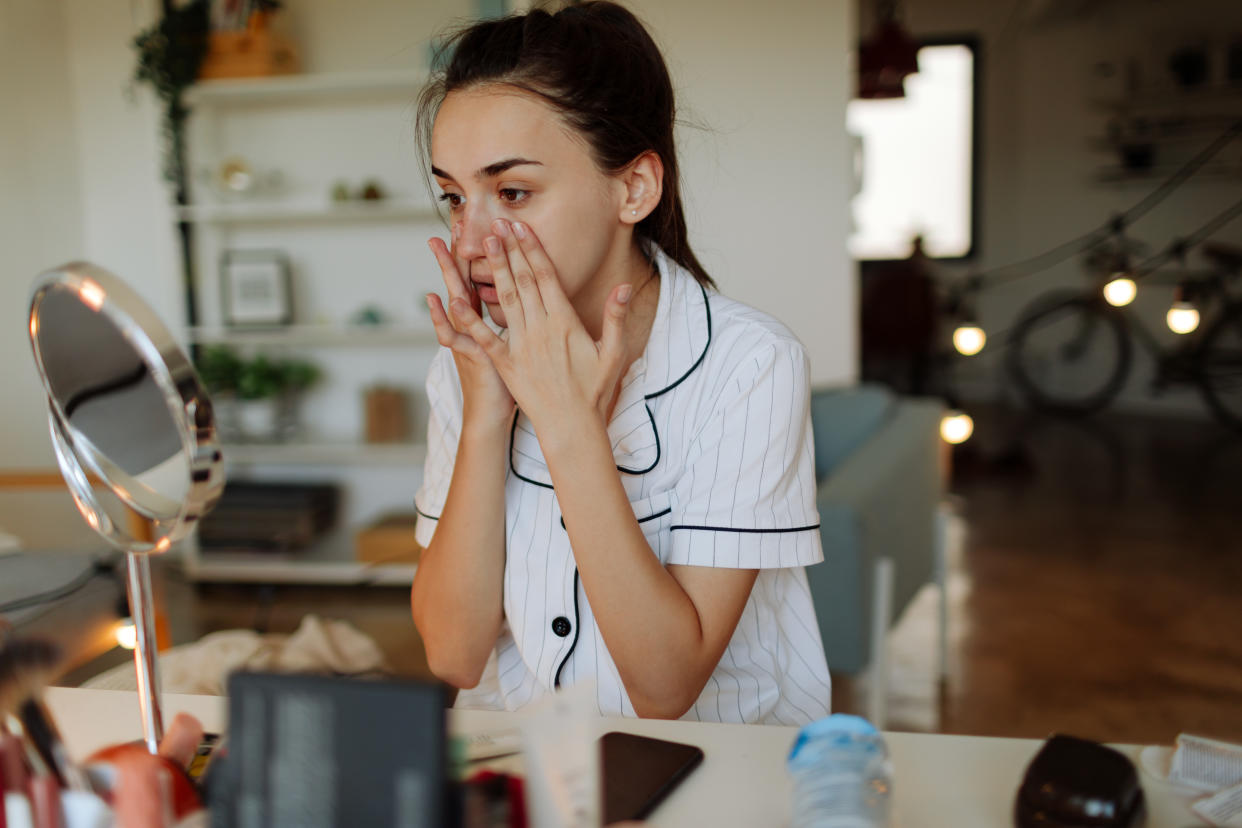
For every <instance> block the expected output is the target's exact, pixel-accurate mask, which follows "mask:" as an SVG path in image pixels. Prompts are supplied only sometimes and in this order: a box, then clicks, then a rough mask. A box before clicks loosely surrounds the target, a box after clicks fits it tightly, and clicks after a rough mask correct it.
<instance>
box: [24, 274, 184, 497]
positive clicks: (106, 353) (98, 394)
mask: <svg viewBox="0 0 1242 828" xmlns="http://www.w3.org/2000/svg"><path fill="white" fill-rule="evenodd" d="M37 320H38V321H37V333H36V334H35V339H36V341H37V346H38V349H39V352H40V354H41V356H42V363H43V371H44V375H45V377H46V383H47V386H48V388H49V390H50V392H51V395H52V397H53V398H54V399H55V400H56V401H57V402H58V403H59V405H58V406H57V407H58V409H59V412H60V413H61V414H62V415H63V419H62V423H63V426H64V428H65V430H66V431H67V432H68V436H69V438H70V441H71V445H72V446H73V448H74V450H75V451H76V453H77V454H78V457H79V459H80V460H81V461H82V462H83V464H84V465H85V466H86V467H87V468H88V470H89V471H90V472H93V473H94V474H96V475H97V476H99V477H101V478H102V479H104V480H106V481H108V484H109V485H110V486H111V487H112V488H113V489H114V491H115V490H116V489H117V488H118V487H119V488H120V489H121V490H122V491H118V492H117V494H118V496H119V497H122V498H124V499H125V501H126V502H127V503H129V505H130V506H131V507H132V508H133V509H134V510H135V511H137V512H138V513H139V514H141V515H142V516H143V517H146V518H150V519H152V520H156V521H167V520H172V519H174V518H175V517H176V516H177V513H178V512H179V511H180V509H181V505H182V503H184V501H185V499H186V496H187V494H188V493H189V486H190V466H189V460H188V458H187V456H186V453H185V450H184V446H183V445H182V438H181V432H180V429H179V428H178V423H177V422H176V421H175V420H174V419H173V414H172V411H171V410H170V409H169V406H168V403H167V402H166V400H165V395H164V393H163V391H162V390H161V388H160V387H159V385H158V384H157V383H156V381H155V374H154V373H153V372H152V371H151V370H150V368H149V367H148V365H147V363H146V361H145V360H144V359H143V355H142V354H141V353H140V352H139V351H138V349H137V348H135V347H134V345H133V344H131V342H130V341H129V339H127V338H126V336H125V334H124V333H123V332H122V330H121V329H120V328H118V327H117V326H116V325H115V324H114V322H113V320H112V319H111V318H109V317H108V316H107V315H106V314H104V313H101V312H99V311H98V310H96V309H95V308H93V307H91V305H90V304H88V302H87V301H84V297H82V296H81V294H80V291H78V290H73V289H72V288H71V287H70V286H68V285H55V286H53V287H52V288H51V289H50V290H48V291H47V292H46V293H45V294H44V295H43V298H42V301H41V302H40V303H39V306H38V316H37Z"/></svg>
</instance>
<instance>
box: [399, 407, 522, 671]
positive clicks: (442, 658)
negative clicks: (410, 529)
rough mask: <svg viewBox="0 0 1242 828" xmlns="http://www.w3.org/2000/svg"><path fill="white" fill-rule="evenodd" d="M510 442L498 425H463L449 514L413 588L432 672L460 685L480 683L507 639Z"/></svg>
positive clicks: (416, 617) (442, 520)
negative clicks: (505, 597) (503, 631)
mask: <svg viewBox="0 0 1242 828" xmlns="http://www.w3.org/2000/svg"><path fill="white" fill-rule="evenodd" d="M507 440H508V429H507V428H506V427H504V426H500V427H497V425H496V424H495V423H491V424H488V425H485V426H478V427H471V426H470V425H469V424H467V425H466V426H465V427H464V428H463V430H462V435H461V440H460V442H459V445H458V449H457V458H456V461H455V464H454V466H453V478H452V483H451V484H450V485H449V491H448V497H447V499H446V501H445V504H444V510H443V512H442V513H441V514H440V519H439V522H438V524H437V526H436V533H435V536H434V537H433V538H432V541H431V544H430V545H429V546H428V547H427V548H426V549H425V550H423V553H422V556H421V557H420V559H419V563H418V570H417V573H416V574H415V576H414V586H413V589H412V590H411V605H412V608H413V613H414V624H415V626H417V627H418V631H419V633H420V634H421V635H422V637H423V642H424V645H425V646H426V648H427V661H428V663H429V665H430V666H431V670H432V672H433V673H435V674H436V675H437V676H438V677H439V678H441V679H443V680H444V681H447V682H448V683H450V684H452V685H454V686H456V687H473V686H475V685H476V684H478V682H479V678H480V677H481V676H482V673H483V668H484V666H486V664H487V658H488V656H489V654H490V653H491V651H492V648H493V647H494V646H495V644H496V638H497V636H499V635H500V628H501V622H502V620H503V585H504V568H505V490H504V487H505V469H506V466H505V446H506V443H507Z"/></svg>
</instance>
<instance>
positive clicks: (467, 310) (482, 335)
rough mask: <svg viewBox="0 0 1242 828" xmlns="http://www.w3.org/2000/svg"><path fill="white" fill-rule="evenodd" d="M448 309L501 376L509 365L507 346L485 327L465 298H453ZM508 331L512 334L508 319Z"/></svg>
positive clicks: (458, 325) (460, 327)
mask: <svg viewBox="0 0 1242 828" xmlns="http://www.w3.org/2000/svg"><path fill="white" fill-rule="evenodd" d="M449 310H450V311H451V312H452V315H453V319H454V321H455V323H456V325H457V327H458V328H459V329H460V330H462V331H465V333H466V334H467V335H468V336H469V337H470V338H471V339H473V340H474V341H475V342H476V343H477V344H478V346H479V347H480V348H482V349H483V352H484V353H486V354H487V356H488V357H489V358H490V359H491V360H492V363H493V364H494V365H495V366H496V370H498V371H500V372H501V376H502V377H503V376H504V374H505V371H506V369H507V368H508V365H509V360H508V356H509V346H508V345H506V344H505V342H504V340H502V339H501V338H500V337H498V336H496V334H495V333H494V332H493V331H492V329H491V328H489V327H487V324H486V323H485V322H484V321H483V317H481V316H479V315H478V314H477V313H475V312H474V308H471V307H470V306H469V305H467V304H466V302H465V300H462V299H454V300H453V301H451V302H450V303H449ZM509 331H510V335H512V331H513V325H512V320H510V325H509Z"/></svg>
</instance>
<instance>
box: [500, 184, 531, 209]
mask: <svg viewBox="0 0 1242 828" xmlns="http://www.w3.org/2000/svg"><path fill="white" fill-rule="evenodd" d="M499 196H500V200H501V201H503V202H504V203H505V204H509V205H514V204H521V203H522V202H523V201H525V200H526V199H528V198H530V190H519V189H518V188H517V187H502V188H501V189H500V193H499Z"/></svg>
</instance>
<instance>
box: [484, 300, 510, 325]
mask: <svg viewBox="0 0 1242 828" xmlns="http://www.w3.org/2000/svg"><path fill="white" fill-rule="evenodd" d="M483 307H485V308H487V317H488V318H489V319H491V320H492V321H493V322H495V323H496V324H497V325H499V326H500V327H502V328H508V327H509V322H508V320H507V319H505V312H504V311H503V310H502V309H501V307H500V305H490V304H484V305H483Z"/></svg>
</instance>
